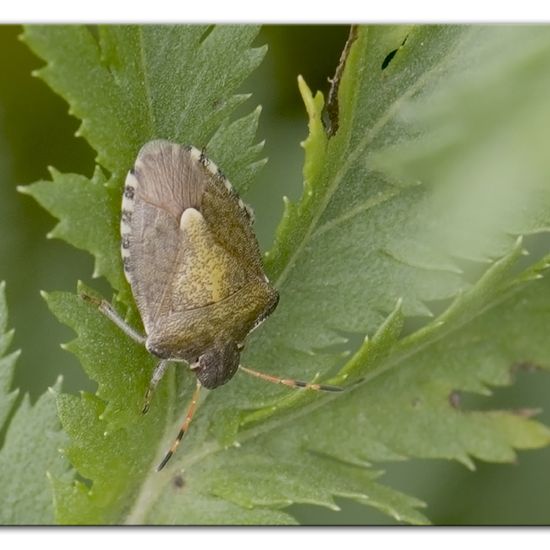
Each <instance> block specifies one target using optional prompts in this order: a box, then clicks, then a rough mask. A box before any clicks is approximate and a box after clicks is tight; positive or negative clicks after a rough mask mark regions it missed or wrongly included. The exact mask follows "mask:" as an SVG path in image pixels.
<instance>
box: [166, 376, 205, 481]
mask: <svg viewBox="0 0 550 550" xmlns="http://www.w3.org/2000/svg"><path fill="white" fill-rule="evenodd" d="M201 387H202V386H201V383H200V382H199V381H198V380H197V387H196V388H195V391H194V392H193V397H191V404H190V405H189V409H188V410H187V414H186V415H185V420H184V421H183V424H182V425H181V429H180V431H179V434H178V437H176V439H175V441H174V443H172V446H171V447H170V450H169V451H168V452H167V453H166V456H165V457H164V458H163V459H162V462H161V463H160V464H159V465H158V466H157V472H160V471H161V470H162V469H163V468H164V467H165V466H166V463H167V462H168V461H169V460H170V458H171V457H172V455H173V454H174V453H175V452H176V449H177V448H178V445H179V444H180V441H181V439H182V437H183V436H184V434H185V432H186V431H187V429H188V428H189V424H191V420H192V419H193V415H194V414H195V410H196V408H197V402H198V400H199V393H200V389H201Z"/></svg>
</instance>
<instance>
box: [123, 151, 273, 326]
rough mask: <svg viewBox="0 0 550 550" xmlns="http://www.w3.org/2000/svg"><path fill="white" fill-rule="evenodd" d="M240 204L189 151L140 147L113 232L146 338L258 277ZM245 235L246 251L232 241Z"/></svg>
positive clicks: (255, 252) (198, 155)
mask: <svg viewBox="0 0 550 550" xmlns="http://www.w3.org/2000/svg"><path fill="white" fill-rule="evenodd" d="M241 205H242V203H240V202H239V198H238V197H237V196H236V194H235V193H234V192H233V191H232V189H231V186H230V185H229V184H228V182H226V180H225V178H223V176H221V175H220V174H219V171H218V169H217V167H216V166H215V165H214V164H213V163H210V162H209V161H208V160H207V159H205V157H204V156H203V155H202V154H201V153H200V151H198V150H197V149H195V148H194V147H183V146H180V145H176V144H172V143H170V142H167V141H153V142H150V143H148V144H146V145H145V146H144V147H143V148H142V149H141V151H140V152H139V154H138V158H137V160H136V163H135V166H134V168H133V170H131V171H130V173H129V174H128V177H127V179H126V186H125V191H124V198H123V205H122V222H121V232H122V256H123V260H124V267H125V273H126V276H127V279H128V281H129V282H130V285H131V287H132V291H133V294H134V297H135V300H136V303H137V305H138V308H139V310H140V313H141V316H142V320H143V323H144V325H145V329H146V331H147V333H148V334H150V333H151V332H152V331H154V330H155V327H156V326H157V325H162V319H163V318H166V317H167V316H170V315H172V314H173V313H174V312H178V311H185V310H188V309H196V308H199V307H204V306H207V305H209V304H211V303H215V302H217V301H218V300H221V299H224V298H226V297H227V296H229V295H231V294H232V293H234V292H237V291H238V290H239V288H242V286H244V285H245V284H246V282H247V280H249V279H250V278H253V277H255V276H256V275H257V274H258V273H262V271H261V259H260V256H259V251H258V247H257V243H256V239H255V237H254V235H253V233H252V231H251V228H250V221H249V214H248V212H247V210H246V208H245V206H244V205H242V206H241ZM184 213H185V214H184ZM220 224H221V227H220ZM250 238H252V246H251V245H250V243H248V244H246V243H239V242H238V241H242V240H247V239H250ZM234 241H237V242H234ZM250 255H252V256H255V257H254V258H252V259H251V258H250V257H249V256H250ZM258 268H259V271H258Z"/></svg>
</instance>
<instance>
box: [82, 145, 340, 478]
mask: <svg viewBox="0 0 550 550" xmlns="http://www.w3.org/2000/svg"><path fill="white" fill-rule="evenodd" d="M252 223H253V216H252V211H251V210H250V208H249V207H248V206H247V205H245V204H244V203H243V202H242V200H241V199H240V198H239V197H238V195H237V193H236V192H235V190H234V189H233V187H232V186H231V184H230V183H229V181H227V179H226V178H225V176H224V175H223V174H222V172H221V171H220V170H219V169H218V167H217V166H216V165H215V164H214V163H213V162H211V161H210V160H209V159H207V158H206V157H205V155H204V154H203V153H202V152H201V151H199V150H198V149H196V148H195V147H191V146H182V145H177V144H175V143H170V142H168V141H164V140H155V141H151V142H149V143H147V144H146V145H144V146H143V147H142V148H141V150H140V151H139V154H138V156H137V160H136V162H135V165H134V167H133V168H132V169H131V170H130V172H129V173H128V176H127V177H126V183H125V187H124V192H123V198H122V217H121V224H120V227H121V237H122V241H121V242H122V244H121V252H122V260H123V264H124V273H125V275H126V278H127V279H128V282H129V283H130V286H131V288H132V292H133V295H134V298H135V301H136V304H137V307H138V310H139V312H140V314H141V319H142V321H143V325H144V327H145V333H146V336H142V335H141V334H139V333H138V332H137V331H136V330H135V329H133V328H132V327H131V326H129V325H128V324H127V323H126V322H125V321H124V320H123V319H122V318H121V317H120V316H119V315H118V314H117V313H116V311H115V310H114V309H113V308H112V307H111V305H110V304H109V303H108V302H106V301H105V300H101V301H97V302H96V301H95V300H94V299H93V298H91V297H89V296H87V295H86V296H83V297H84V298H86V299H88V300H91V301H93V302H96V303H95V305H96V306H97V307H98V308H99V310H100V311H101V312H102V313H103V314H104V315H106V316H107V317H108V318H109V319H111V321H113V322H114V323H115V324H116V325H117V326H118V327H119V328H120V329H121V330H123V331H124V332H125V333H126V334H127V335H128V336H129V337H130V338H132V339H134V340H135V341H136V342H139V343H140V344H144V345H145V346H146V348H147V350H148V351H149V352H150V353H151V354H153V355H154V356H156V357H158V358H159V359H160V362H159V364H158V366H157V367H156V369H155V370H154V372H153V376H152V378H151V381H150V384H149V388H148V390H147V393H146V396H145V403H144V406H143V412H144V413H145V412H147V410H148V409H149V406H150V402H151V397H152V394H153V390H154V388H155V386H156V385H157V384H158V383H159V381H160V380H161V378H162V376H163V374H164V372H165V370H166V367H167V365H168V363H169V362H170V361H179V362H182V361H183V362H185V363H187V364H188V365H189V367H190V368H191V369H192V370H193V372H194V373H195V374H196V376H197V386H196V389H195V392H194V393H193V396H192V398H191V404H190V405H189V408H188V411H187V414H186V416H185V420H184V422H183V424H182V426H181V429H180V431H179V434H178V436H177V438H176V439H175V441H174V443H173V444H172V446H171V448H170V450H169V451H168V452H167V454H166V456H165V457H164V459H163V460H162V462H161V463H160V465H159V466H158V468H157V470H161V469H162V468H163V467H164V466H165V465H166V463H167V462H168V460H169V459H170V457H171V456H172V455H173V454H174V452H175V450H176V448H177V446H178V445H179V442H180V441H181V439H182V437H183V435H184V433H185V432H186V430H187V428H188V427H189V424H190V422H191V419H192V418H193V414H194V412H195V409H196V406H197V402H198V397H199V391H200V388H201V387H202V386H204V387H205V388H208V389H214V388H216V387H218V386H221V385H222V384H225V383H226V382H227V381H229V380H230V379H231V378H232V377H233V375H234V374H235V373H236V372H237V370H239V369H240V370H242V371H243V372H245V373H247V374H250V375H252V376H255V377H258V378H261V379H263V380H267V381H269V382H273V383H276V384H284V385H286V386H291V387H295V388H306V389H312V390H322V391H340V390H341V389H342V388H339V387H336V386H327V385H322V384H309V383H306V382H301V381H298V380H291V379H285V378H279V377H276V376H271V375H268V374H264V373H261V372H258V371H254V370H251V369H248V368H246V367H243V366H242V365H240V352H241V350H242V349H243V347H244V340H245V338H246V336H247V335H248V334H249V333H250V332H251V331H252V330H253V329H255V328H256V327H257V326H258V325H259V324H260V323H261V322H262V321H264V320H265V319H266V318H267V317H268V316H269V314H270V313H271V312H272V311H273V310H274V309H275V307H276V306H277V302H278V300H279V295H278V293H277V291H276V290H275V289H274V288H273V287H272V286H271V284H270V283H269V280H268V279H267V277H266V276H265V274H264V271H263V266H262V260H261V256H260V250H259V247H258V243H257V241H256V237H255V235H254V232H253V231H252Z"/></svg>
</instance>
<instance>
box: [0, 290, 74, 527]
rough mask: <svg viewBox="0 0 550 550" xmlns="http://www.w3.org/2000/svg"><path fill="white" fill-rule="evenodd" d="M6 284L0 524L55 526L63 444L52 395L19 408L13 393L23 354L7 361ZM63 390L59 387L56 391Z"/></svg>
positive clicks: (0, 294) (0, 357) (1, 325)
mask: <svg viewBox="0 0 550 550" xmlns="http://www.w3.org/2000/svg"><path fill="white" fill-rule="evenodd" d="M7 315H8V312H7V307H6V297H5V283H3V282H2V283H0V430H1V432H2V433H3V434H4V437H3V442H2V446H1V448H0V487H1V489H0V504H1V505H0V524H2V525H33V524H49V523H52V522H53V520H54V509H53V493H52V488H51V485H50V482H49V480H48V476H49V475H57V476H59V477H66V470H67V466H66V464H65V463H64V462H63V460H62V458H61V456H60V455H59V447H60V446H61V445H62V444H63V443H64V442H65V440H66V438H65V435H64V434H63V433H62V432H61V430H60V426H59V420H58V418H57V410H56V406H55V397H54V391H53V390H50V391H47V392H46V393H45V394H44V395H42V396H41V397H40V398H39V399H38V401H37V402H36V403H35V404H34V405H31V403H30V400H29V396H28V395H25V396H24V397H23V400H22V401H21V402H20V403H19V404H18V405H15V400H16V398H17V395H18V391H17V390H14V391H12V392H10V391H9V388H10V384H11V380H12V377H13V373H14V369H15V362H16V359H17V357H18V356H19V352H14V353H11V354H9V355H5V352H6V351H7V349H8V348H9V345H10V342H11V339H12V336H13V331H12V330H11V331H7ZM59 385H60V384H59V383H58V384H57V386H59Z"/></svg>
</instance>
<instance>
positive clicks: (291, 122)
mask: <svg viewBox="0 0 550 550" xmlns="http://www.w3.org/2000/svg"><path fill="white" fill-rule="evenodd" d="M20 32H21V28H20V27H17V26H0V70H1V74H2V82H1V84H0V220H1V225H0V228H1V232H0V280H2V279H3V280H6V282H7V297H8V306H9V308H10V325H11V326H12V327H14V328H15V329H16V336H15V347H16V348H20V349H22V350H23V353H22V355H21V358H20V360H19V363H18V369H17V376H16V380H15V384H14V385H16V386H18V387H20V388H22V390H23V391H26V392H29V393H30V394H31V396H32V398H33V399H35V398H36V397H37V396H38V395H39V394H41V393H42V392H43V391H44V390H45V389H46V388H47V387H48V386H50V385H52V384H53V382H54V381H55V379H56V378H57V376H58V375H59V374H62V375H63V377H64V389H65V390H66V391H70V392H77V391H79V390H81V389H88V390H89V389H93V387H94V386H93V383H92V382H90V381H89V380H87V379H86V377H85V376H84V374H83V372H82V370H81V369H80V367H79V365H78V363H77V361H76V360H75V359H74V358H73V357H72V356H71V355H70V354H68V353H66V352H64V351H63V350H61V349H60V347H59V344H60V343H62V342H66V341H67V340H69V339H71V331H70V330H69V329H67V328H66V327H63V326H62V325H60V324H59V323H58V322H57V321H56V320H55V319H54V318H53V316H52V315H51V314H50V313H49V311H48V309H47V307H46V305H45V303H44V301H43V300H42V299H41V297H40V294H39V291H40V290H42V289H44V290H71V291H72V290H74V289H75V285H76V281H77V280H78V279H82V280H84V281H86V282H88V283H89V284H91V285H93V286H94V287H95V288H97V289H99V290H100V291H102V292H103V293H104V294H105V295H107V296H108V295H109V290H108V287H107V285H106V283H105V282H104V281H98V280H95V281H91V277H90V275H91V273H92V265H93V264H92V258H91V257H90V256H89V255H88V254H85V253H84V252H80V251H78V250H76V249H74V248H71V247H70V246H68V245H66V244H65V243H63V242H61V241H56V240H48V239H47V238H46V234H47V233H48V231H49V230H50V229H51V228H52V227H53V225H54V223H55V222H54V219H53V218H52V217H51V216H49V215H48V214H47V213H46V212H45V211H43V210H42V209H41V208H39V207H38V205H37V204H35V203H34V202H33V201H32V199H30V198H29V197H26V196H23V195H21V194H19V193H17V191H16V186H17V185H19V184H27V183H30V182H32V181H36V180H39V179H45V178H48V171H47V167H48V166H50V165H51V166H55V167H56V168H57V169H59V170H61V171H62V172H71V171H72V172H78V173H83V174H86V175H88V176H90V175H91V174H92V170H93V158H94V154H93V151H92V150H91V149H90V147H89V146H88V145H87V144H86V142H84V141H83V140H82V139H77V138H75V137H74V132H75V130H76V129H77V127H78V121H77V120H76V119H74V118H72V117H70V116H69V115H68V114H67V105H66V104H65V103H64V101H63V100H62V99H60V98H59V97H58V96H56V95H55V94H54V93H53V92H51V91H50V90H49V89H48V88H47V86H46V85H45V84H44V83H42V82H41V81H39V80H38V79H35V78H33V77H32V76H31V71H32V70H34V69H36V68H38V67H40V66H41V65H42V63H41V61H40V60H39V59H37V58H35V57H34V56H33V55H32V54H31V53H30V51H29V50H28V49H27V48H26V46H25V45H23V44H22V43H21V42H20V41H19V40H18V35H19V34H20ZM347 32H348V28H347V27H345V26H314V25H311V26H298V25H296V26H289V25H286V26H267V27H264V29H263V30H262V33H261V35H260V37H259V38H258V44H261V43H267V44H268V45H269V51H268V53H267V56H266V59H265V61H264V63H263V64H262V66H261V67H260V69H259V70H258V71H257V72H256V73H255V74H254V75H253V77H252V78H251V79H250V80H249V81H248V82H247V84H246V86H245V90H246V91H252V92H253V94H254V96H253V98H252V100H251V101H249V103H248V104H247V105H248V106H252V105H253V104H256V103H260V104H262V106H263V113H262V118H261V124H260V129H259V134H258V138H259V139H265V140H266V146H265V154H266V156H267V157H268V158H269V162H268V164H267V166H266V167H265V168H264V170H263V172H262V173H261V176H260V178H259V179H258V181H257V183H256V185H255V187H254V188H253V189H252V190H251V191H250V193H249V194H248V195H247V197H246V199H247V201H248V202H250V203H251V204H252V206H253V207H254V209H255V211H256V218H257V224H256V228H257V231H258V238H259V240H260V244H261V246H262V249H266V248H268V247H269V246H270V244H271V240H272V238H273V232H274V229H275V227H276V225H277V222H278V220H279V218H280V216H281V213H282V207H283V202H282V198H281V197H282V195H288V196H289V197H290V198H291V199H297V198H298V197H299V195H300V191H301V165H302V160H303V152H302V149H301V147H300V145H299V144H300V141H302V140H303V139H304V138H305V137H306V135H307V119H306V115H305V112H304V109H303V107H302V104H301V100H300V97H299V94H298V89H297V85H296V77H297V75H298V74H302V75H303V76H304V77H305V79H306V81H307V82H308V84H309V86H310V87H311V88H312V89H313V90H316V89H320V90H322V91H323V92H325V94H326V92H327V91H328V80H327V79H328V77H330V76H332V74H333V73H334V69H335V67H336V64H337V62H338V59H339V56H340V52H341V50H342V47H343V45H344V43H345V40H346V37H347ZM252 101H253V102H254V103H252ZM549 394H550V379H549V377H547V376H546V377H545V376H544V375H543V374H540V373H539V374H536V375H533V374H530V373H521V374H520V375H519V377H518V380H517V382H516V384H515V385H514V386H513V387H511V388H505V389H499V390H497V392H496V394H495V396H493V397H492V398H491V399H490V400H487V399H485V400H479V399H478V398H471V399H470V400H469V404H470V406H471V407H483V408H485V407H488V406H491V407H497V408H498V407H521V406H529V407H541V408H547V409H548V410H547V411H544V412H543V413H542V414H541V416H540V419H541V420H542V421H544V422H546V423H547V424H550V407H548V406H546V407H545V405H547V401H548V399H547V397H546V396H548V395H549ZM388 399H391V395H388ZM404 429H406V428H404ZM381 467H382V468H383V469H385V470H386V475H385V478H384V479H385V480H386V483H387V484H389V485H391V486H393V487H395V488H396V489H400V490H402V491H405V492H407V493H409V494H412V495H414V496H417V497H419V498H421V499H423V500H425V501H426V502H427V504H428V509H427V510H426V513H427V515H428V517H430V518H431V520H432V521H433V522H434V523H436V524H549V523H550V476H549V475H548V471H549V469H550V449H545V450H542V451H537V452H523V453H521V454H520V456H519V460H518V463H517V464H515V465H492V464H481V463H478V464H477V470H476V471H475V472H469V471H468V470H466V469H465V468H464V467H463V466H460V465H458V464H452V463H448V462H445V461H409V462H404V463H399V464H384V465H381ZM338 504H339V505H340V506H341V508H342V510H341V511H340V512H333V511H330V510H325V509H322V508H319V507H314V506H292V507H291V509H290V511H291V512H292V513H293V514H294V515H295V516H296V517H297V518H298V520H299V521H301V522H302V523H305V524H361V525H362V524H392V523H394V522H393V521H392V520H390V519H389V518H387V517H386V516H384V515H382V514H380V513H378V512H376V511H373V510H371V509H368V508H365V507H363V506H359V505H355V504H354V503H352V502H350V501H347V500H344V499H340V500H339V501H338Z"/></svg>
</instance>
